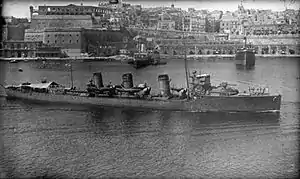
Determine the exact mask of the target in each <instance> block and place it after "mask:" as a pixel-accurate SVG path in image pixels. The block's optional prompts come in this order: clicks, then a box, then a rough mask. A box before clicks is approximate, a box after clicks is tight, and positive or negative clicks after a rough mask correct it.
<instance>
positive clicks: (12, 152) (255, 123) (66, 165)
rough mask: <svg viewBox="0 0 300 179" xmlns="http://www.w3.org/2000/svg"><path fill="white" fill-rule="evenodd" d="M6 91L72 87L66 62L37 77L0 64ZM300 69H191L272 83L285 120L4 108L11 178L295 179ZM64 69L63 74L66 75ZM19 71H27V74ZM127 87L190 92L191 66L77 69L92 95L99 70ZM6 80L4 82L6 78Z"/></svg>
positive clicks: (266, 65)
mask: <svg viewBox="0 0 300 179" xmlns="http://www.w3.org/2000/svg"><path fill="white" fill-rule="evenodd" d="M0 63H2V64H1V65H2V66H3V67H4V68H2V69H4V70H5V72H4V73H5V84H11V83H16V84H17V83H20V82H26V81H31V82H36V81H40V80H41V79H42V78H44V77H46V78H47V79H48V80H49V81H51V80H54V81H56V82H58V83H62V84H66V85H67V86H68V85H70V72H69V71H68V70H67V68H66V66H65V63H64V62H61V63H60V64H58V65H55V68H54V69H46V68H45V69H39V68H35V67H36V66H37V65H36V64H33V63H34V62H21V63H7V62H0ZM299 65H300V63H299V61H298V60H297V59H289V58H285V59H280V58H263V59H257V61H256V67H255V69H252V70H242V69H237V68H236V67H235V65H234V62H233V61H230V60H228V61H226V60H224V61H215V62H210V61H202V62H200V61H189V67H190V71H192V70H198V71H199V70H201V72H203V73H210V74H212V77H211V78H212V83H214V84H218V83H220V82H221V81H223V80H224V81H229V82H230V83H235V84H237V85H238V88H242V89H246V90H247V89H248V84H249V83H252V84H264V85H265V86H269V91H270V92H273V93H277V92H278V93H281V94H282V95H283V101H282V106H281V111H280V113H259V114H250V113H230V114H225V113H190V112H170V111H148V110H147V111H144V110H141V109H137V110H132V109H130V110H129V109H121V108H100V107H86V106H69V105H58V104H55V105H54V104H45V103H28V102H20V101H4V102H2V103H5V104H6V105H5V106H4V107H2V108H1V110H0V115H1V123H0V125H1V133H2V135H1V136H2V139H1V140H2V141H3V143H4V149H3V160H2V163H0V164H1V165H2V168H4V170H5V171H6V174H7V176H15V177H30V176H41V175H50V176H56V177H57V176H59V177H76V178H84V177H96V178H99V177H105V176H110V177H124V176H127V177H147V176H148V177H151V176H152V177H155V176H165V177H175V176H176V177H184V176H185V177H201V178H221V177H222V178H293V177H296V176H297V175H298V174H299V173H298V171H299V170H298V169H299V158H298V157H299V154H298V151H299V145H298V141H299V138H298V137H299V136H298V134H299V121H298V118H299V114H300V107H299V102H300V101H299V83H300V81H299V79H297V77H299V69H298V68H299ZM58 67H61V68H58ZM19 68H21V69H22V70H23V72H19V70H18V69H19ZM2 69H1V70H2ZM96 71H101V72H102V76H103V81H104V83H108V82H109V81H111V82H112V83H113V84H117V83H118V84H119V83H120V82H121V77H122V74H123V73H127V72H132V74H133V79H134V83H135V84H138V83H143V82H147V83H148V84H150V85H151V86H152V89H153V91H157V86H158V85H157V76H158V75H159V74H162V73H167V74H169V76H170V78H171V79H172V81H171V83H172V84H174V85H175V86H177V87H185V82H184V79H185V76H184V75H185V72H184V64H183V60H174V61H171V60H170V61H169V62H168V64H167V65H163V66H151V67H147V68H144V69H141V70H135V69H134V68H132V67H131V66H128V65H122V64H120V63H116V62H90V63H73V78H74V85H75V86H77V87H79V88H82V89H84V87H85V85H86V83H87V82H88V81H89V79H90V78H91V76H92V73H93V72H96ZM1 75H2V74H1Z"/></svg>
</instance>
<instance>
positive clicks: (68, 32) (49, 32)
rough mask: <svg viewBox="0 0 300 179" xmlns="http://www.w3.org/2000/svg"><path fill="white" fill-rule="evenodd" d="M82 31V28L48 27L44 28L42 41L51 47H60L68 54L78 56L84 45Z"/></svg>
mask: <svg viewBox="0 0 300 179" xmlns="http://www.w3.org/2000/svg"><path fill="white" fill-rule="evenodd" d="M82 32H83V29H82V28H69V29H65V28H63V29H58V28H48V29H45V30H44V34H43V43H44V44H46V45H49V46H53V47H60V48H61V50H62V51H63V52H65V53H67V54H68V55H69V56H79V55H80V54H81V53H82V49H83V47H84V41H83V40H82Z"/></svg>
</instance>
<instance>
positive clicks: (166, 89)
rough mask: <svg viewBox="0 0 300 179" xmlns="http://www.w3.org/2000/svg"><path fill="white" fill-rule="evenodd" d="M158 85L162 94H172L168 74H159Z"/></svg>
mask: <svg viewBox="0 0 300 179" xmlns="http://www.w3.org/2000/svg"><path fill="white" fill-rule="evenodd" d="M158 85H159V90H160V94H161V95H162V96H170V94H171V90H170V79H169V76H168V75H167V74H163V75H158Z"/></svg>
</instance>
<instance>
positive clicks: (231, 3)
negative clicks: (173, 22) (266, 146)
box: [2, 0, 300, 17]
mask: <svg viewBox="0 0 300 179" xmlns="http://www.w3.org/2000/svg"><path fill="white" fill-rule="evenodd" d="M287 1H289V0H287ZM81 2H82V3H83V5H93V6H97V5H98V2H99V0H93V1H92V0H73V1H71V0H59V1H58V0H4V4H3V7H2V8H3V9H2V15H3V16H14V17H30V15H29V6H31V5H32V6H34V7H35V6H36V7H37V6H41V5H44V4H46V5H68V4H71V3H72V4H75V5H80V3H81ZM123 2H126V3H130V4H140V5H142V7H159V6H160V7H161V6H165V7H167V6H168V7H170V6H171V4H172V3H173V4H174V5H175V7H179V8H182V9H185V10H187V9H188V8H195V9H207V10H210V11H213V10H222V11H235V10H237V7H238V5H239V4H241V0H193V1H191V0H123ZM243 5H244V7H245V8H246V9H271V10H273V11H283V10H284V9H285V7H284V3H283V2H282V1H281V0H243ZM287 7H288V8H290V9H299V8H300V6H299V2H295V3H293V4H292V3H289V2H288V3H287Z"/></svg>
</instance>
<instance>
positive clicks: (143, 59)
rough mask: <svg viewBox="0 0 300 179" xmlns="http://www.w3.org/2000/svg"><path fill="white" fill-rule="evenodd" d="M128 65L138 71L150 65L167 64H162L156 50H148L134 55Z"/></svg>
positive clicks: (163, 63) (164, 63)
mask: <svg viewBox="0 0 300 179" xmlns="http://www.w3.org/2000/svg"><path fill="white" fill-rule="evenodd" d="M128 64H131V65H133V67H134V68H136V69H139V68H143V67H147V66H150V65H155V66H156V65H166V64H167V62H162V61H161V58H160V55H159V52H158V51H157V50H148V51H147V53H135V54H134V58H133V60H132V61H129V62H128Z"/></svg>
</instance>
